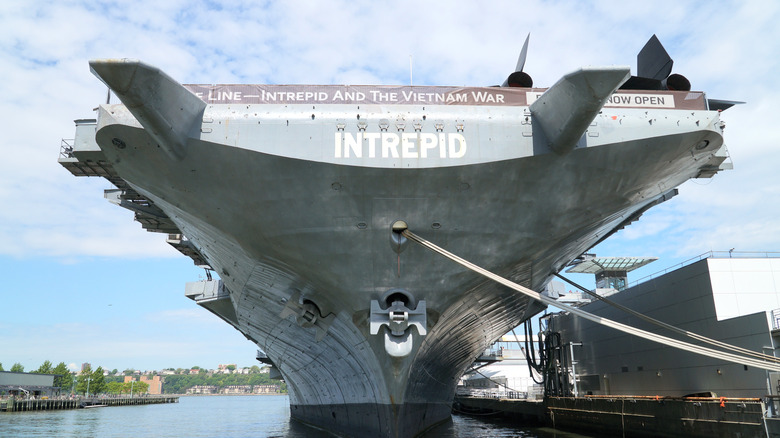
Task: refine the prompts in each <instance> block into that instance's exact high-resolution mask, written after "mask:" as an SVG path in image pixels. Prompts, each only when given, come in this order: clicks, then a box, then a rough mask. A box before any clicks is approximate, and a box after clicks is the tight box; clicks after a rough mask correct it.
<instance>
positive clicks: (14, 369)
mask: <svg viewBox="0 0 780 438" xmlns="http://www.w3.org/2000/svg"><path fill="white" fill-rule="evenodd" d="M11 372H12V373H23V372H24V365H22V364H20V363H19V362H16V363H15V364H13V366H12V367H11Z"/></svg>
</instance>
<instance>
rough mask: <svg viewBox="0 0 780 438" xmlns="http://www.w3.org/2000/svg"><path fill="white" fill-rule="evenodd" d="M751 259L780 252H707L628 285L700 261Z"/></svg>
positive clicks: (778, 256)
mask: <svg viewBox="0 0 780 438" xmlns="http://www.w3.org/2000/svg"><path fill="white" fill-rule="evenodd" d="M709 258H712V259H729V258H730V259H751V258H755V259H758V258H780V252H777V251H707V252H705V253H702V254H699V255H698V256H696V257H691V258H689V259H688V260H685V261H683V262H680V263H678V264H676V265H672V266H670V267H668V268H666V269H664V270H661V271H658V272H654V273H652V274H650V275H646V276H644V277H642V278H640V279H638V280H634V281H632V282H630V283H629V284H628V286H629V287H633V286H636V285H638V284H640V283H644V282H646V281H650V280H652V279H654V278H658V277H660V276H662V275H664V274H668V273H669V272H671V271H676V270H678V269H680V268H682V267H685V266H688V265H692V264H694V263H696V262H698V261H701V260H704V259H709Z"/></svg>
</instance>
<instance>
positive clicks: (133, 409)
mask: <svg viewBox="0 0 780 438" xmlns="http://www.w3.org/2000/svg"><path fill="white" fill-rule="evenodd" d="M0 436H2V437H8V438H10V437H41V438H43V437H46V438H49V437H73V438H76V437H78V438H90V437H94V438H112V437H116V438H120V437H122V438H124V437H171V438H173V437H176V438H178V437H193V438H196V437H203V438H206V437H209V438H211V437H214V438H227V437H231V438H238V437H246V438H263V437H278V438H327V437H332V435H330V434H328V433H325V432H321V431H317V430H315V429H312V428H309V427H307V426H304V425H301V424H299V423H297V422H295V421H290V411H289V399H288V398H287V396H270V395H269V396H203V397H181V399H180V400H179V403H172V404H162V405H145V406H121V407H106V408H95V409H75V410H61V411H37V412H13V413H0ZM450 437H458V438H466V437H469V438H471V437H482V438H487V437H524V438H553V437H555V438H577V437H580V438H582V435H575V434H571V433H566V432H560V431H554V430H552V429H544V428H522V427H518V426H516V425H512V424H511V423H507V422H494V421H492V420H491V419H489V418H476V417H465V416H460V415H453V418H452V422H449V423H446V424H443V425H441V426H439V427H437V428H436V429H435V430H432V431H431V432H429V433H428V434H426V435H425V438H450Z"/></svg>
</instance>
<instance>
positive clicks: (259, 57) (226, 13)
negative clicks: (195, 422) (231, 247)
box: [0, 0, 780, 367]
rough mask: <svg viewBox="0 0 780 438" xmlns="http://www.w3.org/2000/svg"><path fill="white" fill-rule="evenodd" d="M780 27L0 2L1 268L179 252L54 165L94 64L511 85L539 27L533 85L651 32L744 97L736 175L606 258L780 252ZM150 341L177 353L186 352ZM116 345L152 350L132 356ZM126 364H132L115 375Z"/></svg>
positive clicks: (667, 18) (564, 14)
mask: <svg viewBox="0 0 780 438" xmlns="http://www.w3.org/2000/svg"><path fill="white" fill-rule="evenodd" d="M778 22H780V4H775V3H772V2H741V1H736V0H732V1H727V2H723V3H719V4H718V5H713V4H711V3H710V2H703V1H700V2H679V1H661V2H653V3H650V2H640V3H636V2H625V1H616V0H612V1H600V2H594V3H588V2H577V1H556V2H542V1H527V2H521V3H518V2H516V1H508V0H502V1H496V2H490V3H484V2H482V3H478V2H465V1H454V2H452V1H433V2H419V1H411V0H404V1H399V2H393V3H383V2H368V1H354V0H353V1H347V0H343V1H330V2H307V3H306V4H299V3H295V4H293V3H289V2H271V3H266V4H262V5H261V6H258V5H257V2H252V1H230V2H228V1H224V2H220V1H212V2H189V1H186V2H185V1H183V0H176V1H159V0H154V1H152V0H133V1H131V0H114V1H111V2H84V1H76V0H70V1H64V2H50V1H42V0H38V1H21V0H6V1H3V2H0V56H2V59H3V67H2V68H0V96H2V99H0V119H2V120H3V121H4V126H5V127H6V129H5V130H4V132H3V137H2V138H0V151H2V159H0V256H6V257H16V258H25V259H32V260H34V259H35V258H41V257H55V258H58V259H60V260H63V261H68V262H78V260H81V259H84V258H89V257H95V256H101V257H122V258H127V257H148V256H155V257H181V256H179V255H178V254H177V253H176V252H175V251H173V250H172V249H170V248H169V247H168V246H167V245H166V244H165V243H164V236H162V235H158V234H151V233H146V232H145V231H143V230H142V229H141V227H140V225H139V224H138V223H136V222H134V221H133V220H132V215H131V214H130V213H129V212H127V211H125V210H122V209H120V208H118V207H115V206H113V205H110V204H109V203H108V202H107V201H105V200H103V199H102V190H103V189H105V188H108V184H107V183H106V182H104V181H102V180H97V179H94V180H87V179H83V178H82V179H76V178H74V177H72V176H71V175H70V174H69V173H68V172H67V171H65V170H64V169H62V168H60V167H59V166H58V165H57V164H56V158H57V155H58V152H59V144H60V139H61V138H63V137H64V138H69V137H72V136H73V132H74V126H73V123H72V120H73V119H77V118H84V117H92V116H93V115H94V113H92V108H94V107H95V106H97V105H98V104H99V103H101V102H102V101H104V99H105V88H104V86H103V85H102V84H101V83H100V82H99V81H98V80H97V79H96V78H95V77H94V76H92V75H91V74H90V72H89V69H88V66H87V61H88V60H89V59H93V58H104V57H131V58H138V59H141V60H144V61H145V62H147V63H150V64H153V65H156V66H159V67H160V68H162V69H163V70H164V71H166V72H167V73H168V74H169V75H171V76H172V77H173V78H175V79H177V80H179V81H181V82H184V83H231V82H257V83H264V82H265V83H325V84H328V83H380V84H397V83H407V82H408V80H409V56H410V55H412V56H413V63H414V82H415V84H442V85H493V84H497V83H501V82H502V81H503V80H504V79H505V78H506V76H507V75H508V74H509V73H510V72H511V70H512V67H513V66H514V65H515V62H516V59H517V55H518V53H519V50H520V48H521V45H522V42H523V40H524V39H525V36H526V34H527V33H528V32H530V33H531V45H530V47H529V54H528V60H527V63H526V71H527V72H529V73H530V74H531V75H532V76H533V77H534V80H535V83H536V84H537V85H538V86H549V85H551V84H552V83H554V82H555V81H556V80H557V79H558V78H559V77H560V76H561V75H563V74H565V73H567V72H569V71H572V70H574V69H576V68H578V67H580V66H582V65H603V64H623V65H625V64H629V65H631V66H632V69H633V70H634V71H635V69H636V66H635V63H636V53H637V52H638V50H639V49H640V48H641V47H642V45H643V44H644V43H645V42H646V41H647V39H648V38H649V37H650V36H651V35H652V34H654V33H655V34H657V35H658V36H659V38H660V39H661V41H662V42H663V43H664V44H665V46H666V48H667V50H668V51H669V53H670V55H671V56H672V57H673V58H674V60H675V66H674V71H675V72H678V73H682V74H684V75H686V76H687V77H688V78H689V79H690V80H691V82H692V84H693V87H694V88H696V89H701V90H705V91H706V92H707V93H708V96H709V97H712V98H721V99H732V100H745V101H747V102H748V104H747V105H743V106H740V107H735V108H732V109H730V110H728V111H726V112H725V113H724V114H723V116H722V118H723V120H725V121H726V123H727V125H728V127H727V129H726V142H727V144H728V145H729V150H730V152H731V154H732V156H733V159H734V165H735V169H734V170H733V171H730V172H726V173H724V174H721V175H716V176H715V178H714V179H713V180H712V182H710V183H709V184H708V185H697V184H701V183H702V181H698V182H692V183H687V184H685V185H684V186H683V187H682V188H681V194H680V196H678V197H677V198H674V199H673V200H671V201H669V202H668V203H666V204H664V205H662V206H659V207H656V208H654V209H652V210H651V211H649V212H648V213H646V214H645V216H644V217H643V218H642V219H641V220H640V221H639V222H637V223H635V224H632V225H631V226H630V227H629V228H628V229H626V230H624V231H621V232H619V233H618V234H617V235H615V236H613V237H612V238H610V239H609V240H607V242H605V243H604V244H602V245H601V246H600V247H599V251H600V252H601V251H602V250H603V251H604V252H602V253H601V255H633V254H637V253H640V254H641V255H658V256H661V257H673V258H680V257H688V256H694V255H697V254H698V253H700V252H703V251H707V250H710V249H724V250H728V249H730V248H732V247H734V248H737V249H744V250H764V249H765V250H772V249H779V248H780V230H778V220H777V218H778V217H780V202H778V196H780V182H778V180H777V178H776V177H775V176H774V175H775V174H776V172H777V169H778V168H780V154H778V153H777V150H778V147H779V146H780V145H778V143H779V142H780V138H779V137H778V135H777V133H776V128H775V127H776V125H777V123H776V122H775V120H774V118H775V117H774V111H773V109H774V108H775V107H776V104H777V102H778V101H780V88H779V87H778V86H777V77H778V71H780V58H779V57H778V56H777V53H780V26H777V23H778ZM198 310H200V309H198ZM202 313H203V314H205V313H204V312H202ZM195 315H198V314H197V313H196V314H195ZM179 316H182V318H183V317H184V316H183V315H179ZM190 316H194V315H190ZM205 316H207V317H210V316H211V315H207V314H205ZM149 317H150V318H158V319H159V320H160V321H163V320H165V319H166V318H173V319H175V318H176V317H177V315H176V314H158V315H156V316H155V315H150V316H149ZM197 318H198V319H199V318H200V316H198V317H197ZM213 319H214V320H215V324H218V325H224V326H226V325H225V324H223V323H221V322H220V321H218V320H217V319H216V318H213ZM83 328H84V329H85V330H93V331H95V330H100V327H99V326H86V327H83ZM226 330H232V329H229V327H227V326H226ZM25 333H32V332H30V331H29V330H28V331H26V332H25ZM63 333H69V331H68V330H64V331H63ZM3 336H4V337H3V338H1V339H0V345H4V348H5V346H6V345H13V346H14V348H19V349H20V350H19V351H25V352H29V354H31V355H32V354H34V352H33V350H32V349H31V348H30V346H29V344H24V343H21V342H20V341H18V340H15V339H13V338H9V337H8V335H7V334H6V335H3ZM63 336H64V335H63ZM36 339H37V340H39V341H40V342H44V341H45V339H43V338H36ZM57 339H63V338H62V337H59V338H57ZM5 342H9V343H8V344H6V343H5ZM63 342H64V341H63ZM95 342H96V344H95V345H100V346H106V348H108V347H109V346H110V345H111V343H110V342H108V341H106V340H105V339H103V340H95ZM149 342H150V343H151V344H150V345H154V346H155V348H160V349H170V350H171V351H180V352H182V353H181V354H185V353H184V352H185V351H186V350H187V349H188V348H190V347H192V345H187V344H186V343H181V344H177V345H178V346H177V345H169V344H166V341H159V342H158V341H154V342H153V341H149ZM11 343H12V344H11ZM46 345H49V346H55V345H56V344H54V343H50V342H47V343H46ZM121 346H122V347H124V348H126V349H128V351H132V352H133V353H137V354H149V353H143V352H141V351H140V350H139V348H140V346H139V345H138V344H135V343H131V342H125V341H122V342H121ZM92 351H94V350H92ZM111 351H117V354H119V349H113V348H112V349H111ZM25 354H28V353H25ZM74 361H75V362H78V360H77V359H74ZM123 366H132V365H131V364H124V365H122V364H120V365H118V366H117V367H123Z"/></svg>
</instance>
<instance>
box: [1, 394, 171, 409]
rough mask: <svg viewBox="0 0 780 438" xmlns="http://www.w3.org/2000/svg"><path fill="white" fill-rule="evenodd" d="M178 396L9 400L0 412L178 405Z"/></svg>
mask: <svg viewBox="0 0 780 438" xmlns="http://www.w3.org/2000/svg"><path fill="white" fill-rule="evenodd" d="M178 402H179V397H178V396H165V395H152V396H144V397H106V398H101V397H83V398H65V399H60V398H51V399H45V398H44V399H26V398H10V399H7V400H0V412H25V411H50V410H58V409H80V408H96V407H103V406H105V407H108V406H136V405H151V404H161V403H178Z"/></svg>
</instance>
